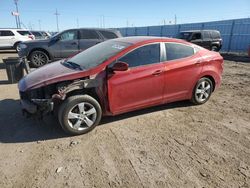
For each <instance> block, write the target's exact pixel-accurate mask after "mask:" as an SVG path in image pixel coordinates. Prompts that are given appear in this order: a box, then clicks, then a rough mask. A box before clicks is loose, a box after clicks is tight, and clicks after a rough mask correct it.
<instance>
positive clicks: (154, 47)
mask: <svg viewBox="0 0 250 188" xmlns="http://www.w3.org/2000/svg"><path fill="white" fill-rule="evenodd" d="M222 71H223V58H222V57H221V56H220V54H219V53H217V52H212V51H208V50H206V49H204V48H202V47H199V46H197V45H195V44H192V43H189V42H186V41H183V40H178V39H170V38H159V37H125V38H119V39H113V40H109V41H106V42H103V43H101V44H98V45H95V46H93V47H91V48H89V49H87V50H85V51H83V52H81V53H79V54H77V55H75V56H73V57H72V58H68V59H64V60H60V61H57V62H54V63H50V64H48V65H45V66H43V67H41V68H39V69H36V70H35V71H32V72H31V73H29V74H28V75H26V76H25V77H24V78H23V79H22V80H21V81H20V82H19V84H18V87H19V91H20V98H21V104H22V108H23V112H24V114H29V115H44V114H46V113H50V112H54V113H55V114H58V120H59V122H60V124H61V126H62V128H63V129H64V130H65V131H66V132H68V133H70V134H83V133H86V132H88V131H90V130H92V129H93V128H94V127H95V126H96V125H98V123H99V122H100V120H101V117H102V116H105V115H106V116H107V115H117V114H121V113H125V112H129V111H133V110H137V109H142V108H146V107H149V106H154V105H160V104H164V103H169V102H173V101H179V100H191V101H192V102H193V103H194V104H203V103H205V102H207V101H208V99H209V97H210V96H211V94H212V92H213V91H214V90H215V89H216V88H218V87H219V86H220V84H221V75H222Z"/></svg>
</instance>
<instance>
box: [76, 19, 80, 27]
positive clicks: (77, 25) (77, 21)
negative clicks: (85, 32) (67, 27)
mask: <svg viewBox="0 0 250 188" xmlns="http://www.w3.org/2000/svg"><path fill="white" fill-rule="evenodd" d="M76 27H77V28H79V20H78V18H77V19H76Z"/></svg>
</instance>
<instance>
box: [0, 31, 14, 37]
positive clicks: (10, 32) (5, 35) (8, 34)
mask: <svg viewBox="0 0 250 188" xmlns="http://www.w3.org/2000/svg"><path fill="white" fill-rule="evenodd" d="M0 36H2V37H8V36H14V33H13V32H12V31H10V30H5V31H0Z"/></svg>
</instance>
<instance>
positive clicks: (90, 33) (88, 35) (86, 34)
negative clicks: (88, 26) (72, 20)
mask: <svg viewBox="0 0 250 188" xmlns="http://www.w3.org/2000/svg"><path fill="white" fill-rule="evenodd" d="M99 38H100V37H99V35H98V33H97V32H96V31H94V30H81V31H80V39H99Z"/></svg>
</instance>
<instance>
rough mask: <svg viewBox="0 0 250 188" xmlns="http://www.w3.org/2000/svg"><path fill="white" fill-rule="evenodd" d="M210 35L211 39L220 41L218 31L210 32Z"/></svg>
mask: <svg viewBox="0 0 250 188" xmlns="http://www.w3.org/2000/svg"><path fill="white" fill-rule="evenodd" d="M210 33H211V36H212V38H213V39H220V38H221V36H220V33H219V32H218V31H210Z"/></svg>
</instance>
